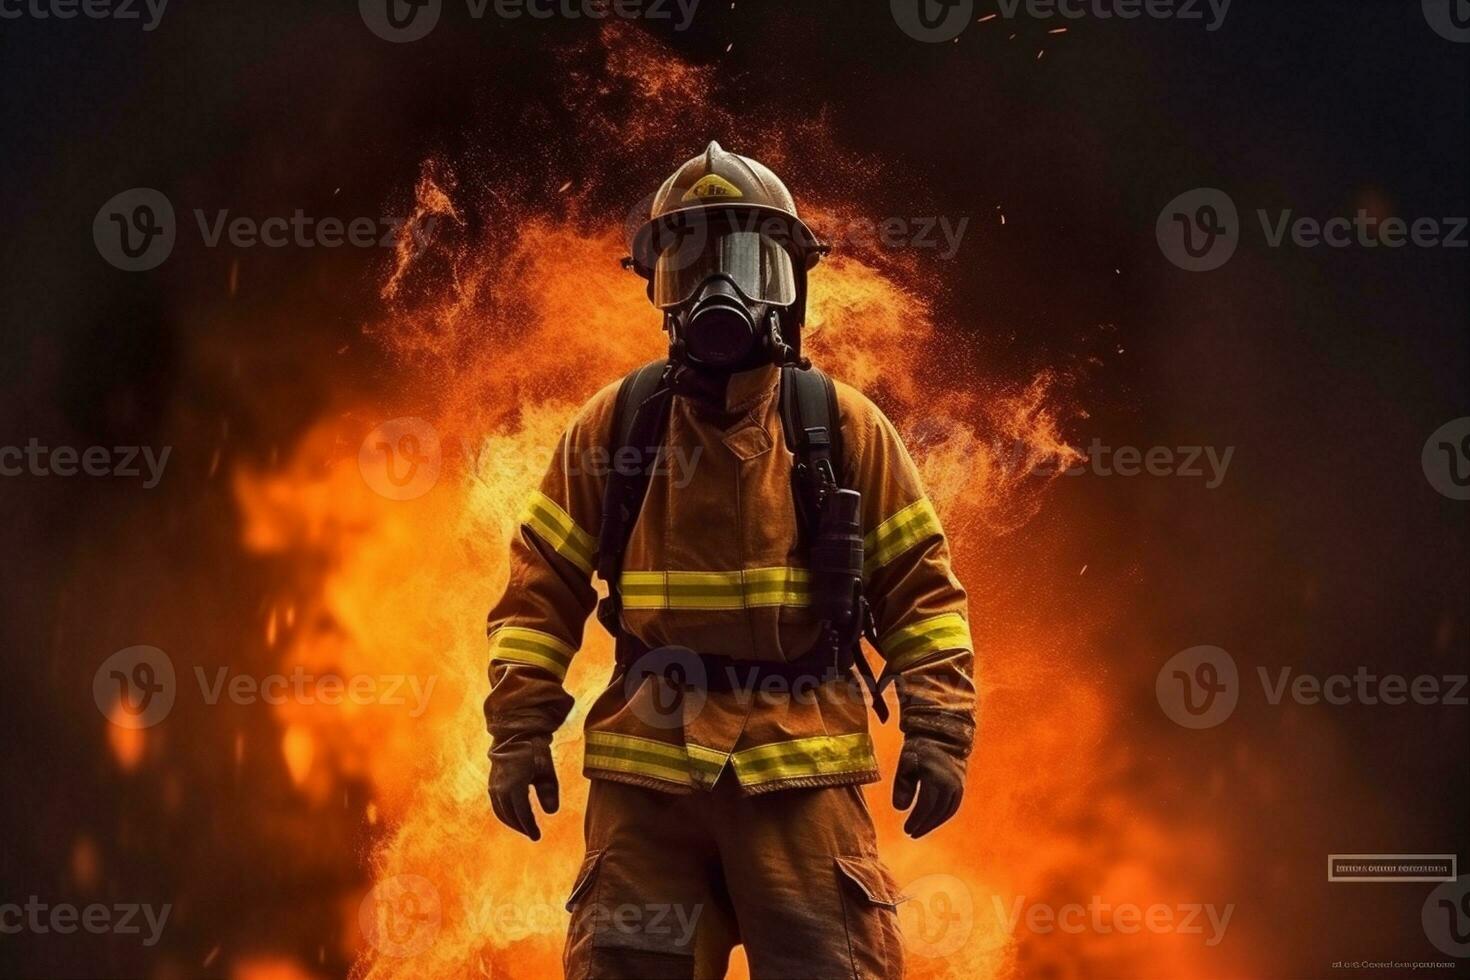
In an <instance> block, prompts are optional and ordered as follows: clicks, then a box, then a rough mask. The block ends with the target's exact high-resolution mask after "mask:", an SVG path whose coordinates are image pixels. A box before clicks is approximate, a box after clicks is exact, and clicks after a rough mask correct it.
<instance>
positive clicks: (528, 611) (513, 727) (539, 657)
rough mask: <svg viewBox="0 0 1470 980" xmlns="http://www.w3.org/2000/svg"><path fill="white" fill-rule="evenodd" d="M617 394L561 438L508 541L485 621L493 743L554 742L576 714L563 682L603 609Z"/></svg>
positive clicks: (603, 398) (608, 392) (595, 403)
mask: <svg viewBox="0 0 1470 980" xmlns="http://www.w3.org/2000/svg"><path fill="white" fill-rule="evenodd" d="M616 387H617V386H616V385H613V386H612V387H611V388H610V389H604V391H602V392H601V393H599V394H598V395H597V396H596V397H594V398H593V400H592V401H591V402H589V403H588V405H587V406H586V407H585V408H583V409H582V411H581V412H580V413H579V414H578V415H577V417H576V418H575V419H573V421H572V423H571V425H570V426H568V428H567V430H566V432H565V433H563V435H562V437H561V439H560V440H559V442H558V443H557V447H556V455H555V458H554V459H553V460H552V461H551V465H550V466H549V467H548V469H547V472H546V475H545V476H544V477H543V478H542V480H541V484H540V486H539V487H538V488H537V489H536V490H534V491H532V492H531V495H530V498H529V499H528V500H527V501H526V504H525V507H524V508H523V509H522V511H521V513H520V516H519V519H518V521H517V526H516V529H515V532H514V535H513V536H512V538H511V543H510V577H509V582H508V584H507V585H506V589H505V594H504V595H503V596H501V598H500V601H499V602H497V603H496V604H495V607H494V608H493V609H491V610H490V616H489V620H488V623H487V631H488V633H489V638H490V694H489V696H488V697H487V698H486V699H485V724H486V728H487V729H488V730H489V732H490V734H491V736H492V737H493V738H494V739H495V740H496V741H501V740H505V739H509V738H512V737H514V736H517V735H550V734H551V733H552V732H554V731H555V730H556V729H557V728H558V727H559V726H560V725H561V723H562V722H563V721H565V720H566V717H567V714H568V713H569V712H570V711H571V709H572V697H571V695H569V694H568V693H567V692H566V689H565V688H564V687H563V686H562V681H563V680H564V679H565V677H566V673H567V668H568V667H569V666H570V665H571V662H572V657H573V656H574V655H575V654H576V652H577V649H578V647H580V646H581V644H582V630H583V627H584V626H585V625H586V623H587V616H588V614H589V613H591V612H592V609H593V607H594V606H595V605H596V604H597V592H596V590H595V589H594V588H593V587H592V581H591V579H592V570H593V567H594V564H595V561H596V550H597V539H596V537H595V535H596V532H597V528H598V526H599V523H600V520H601V513H602V487H603V484H604V482H605V473H606V469H607V466H606V462H607V460H606V458H605V457H606V452H607V449H606V445H607V437H608V432H609V430H610V428H611V400H612V399H613V398H615V397H616Z"/></svg>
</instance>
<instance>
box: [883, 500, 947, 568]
mask: <svg viewBox="0 0 1470 980" xmlns="http://www.w3.org/2000/svg"><path fill="white" fill-rule="evenodd" d="M943 533H944V532H943V530H942V529H941V528H940V527H939V515H938V514H936V513H934V505H933V504H931V503H930V502H929V498H928V497H920V498H919V499H918V500H915V501H914V502H913V503H911V504H909V505H908V506H907V507H905V508H903V510H900V511H899V512H898V513H897V514H894V515H893V516H892V517H890V518H888V520H886V521H884V522H883V523H882V524H879V525H878V526H877V527H875V528H874V529H873V530H871V531H869V532H868V534H867V536H866V537H864V538H863V555H864V559H863V574H865V575H871V574H873V573H874V572H876V571H877V570H878V569H880V568H882V567H883V566H884V565H886V564H888V563H889V562H891V561H892V560H893V559H895V558H897V557H898V556H899V555H901V554H903V553H904V552H905V551H908V550H909V549H910V548H912V547H913V546H914V545H916V544H918V543H919V542H921V541H923V540H924V539H926V538H930V537H934V536H935V535H938V534H943Z"/></svg>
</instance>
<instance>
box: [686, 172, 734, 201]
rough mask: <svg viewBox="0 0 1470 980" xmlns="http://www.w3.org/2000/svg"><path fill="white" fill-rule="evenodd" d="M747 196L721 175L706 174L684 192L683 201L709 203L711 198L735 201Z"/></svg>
mask: <svg viewBox="0 0 1470 980" xmlns="http://www.w3.org/2000/svg"><path fill="white" fill-rule="evenodd" d="M744 196H745V194H744V193H743V192H742V191H741V190H740V188H738V187H736V186H735V185H734V184H732V183H730V182H729V181H728V180H726V179H725V178H724V177H721V176H720V175H719V174H705V175H704V176H703V177H701V178H699V180H698V181H697V182H696V183H695V185H694V186H693V187H691V188H689V190H687V191H685V192H684V197H683V198H682V199H681V200H683V201H708V200H710V199H711V198H725V199H733V198H737V197H744Z"/></svg>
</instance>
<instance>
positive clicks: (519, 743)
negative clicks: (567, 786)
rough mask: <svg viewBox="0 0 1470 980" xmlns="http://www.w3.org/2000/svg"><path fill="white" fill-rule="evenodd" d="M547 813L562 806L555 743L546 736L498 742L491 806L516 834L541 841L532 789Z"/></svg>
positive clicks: (494, 750)
mask: <svg viewBox="0 0 1470 980" xmlns="http://www.w3.org/2000/svg"><path fill="white" fill-rule="evenodd" d="M533 787H534V788H535V790H536V799H537V800H538V801H539V802H540V803H541V809H542V811H543V812H545V813H555V812H556V811H557V809H558V808H559V807H560V806H561V800H560V793H559V791H558V787H557V782H556V766H555V765H554V764H553V763H552V760H551V739H550V738H549V737H547V736H545V735H515V736H512V737H511V738H509V739H497V740H496V742H495V745H494V747H493V748H491V749H490V805H491V806H492V807H493V808H494V809H495V816H496V817H497V818H499V820H500V822H501V823H503V824H505V825H506V826H507V827H509V828H510V829H511V830H514V831H515V832H516V833H519V834H525V835H526V836H527V837H529V838H531V840H540V839H541V828H540V827H537V826H536V816H535V814H534V813H532V812H531V792H530V791H531V789H532V788H533Z"/></svg>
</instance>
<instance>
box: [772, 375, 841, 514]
mask: <svg viewBox="0 0 1470 980" xmlns="http://www.w3.org/2000/svg"><path fill="white" fill-rule="evenodd" d="M781 428H782V429H783V431H784V432H785V437H786V448H788V449H790V450H791V452H792V454H793V455H795V456H796V465H795V466H794V467H793V469H792V474H791V476H792V490H793V493H794V494H795V497H796V512H797V515H798V516H799V517H800V518H801V520H802V523H803V525H804V527H805V529H806V530H807V532H808V533H809V534H810V533H813V532H815V530H816V516H817V512H818V511H819V510H820V507H821V502H822V499H823V498H824V497H825V496H826V493H827V491H828V490H830V489H835V488H838V487H841V486H842V425H841V419H840V418H839V416H838V414H837V386H836V385H834V384H833V383H832V379H831V378H829V377H827V375H825V374H823V373H822V372H821V371H819V370H817V369H816V368H814V367H812V368H806V369H802V368H798V367H796V366H794V365H787V366H785V367H783V368H782V369H781Z"/></svg>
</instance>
